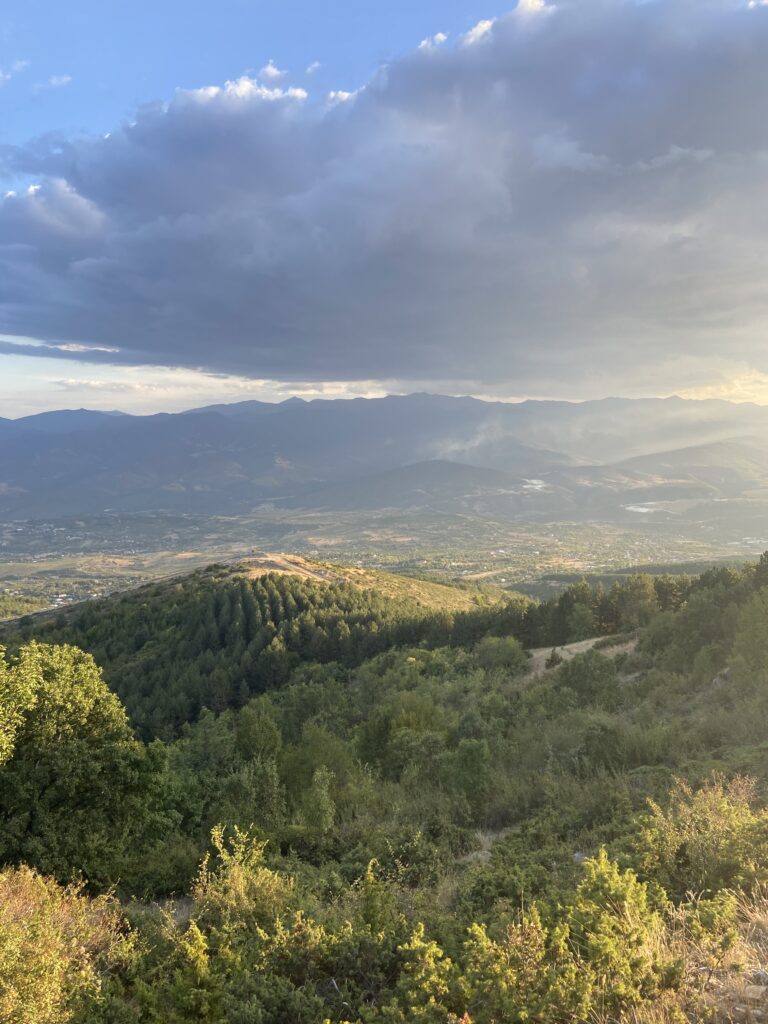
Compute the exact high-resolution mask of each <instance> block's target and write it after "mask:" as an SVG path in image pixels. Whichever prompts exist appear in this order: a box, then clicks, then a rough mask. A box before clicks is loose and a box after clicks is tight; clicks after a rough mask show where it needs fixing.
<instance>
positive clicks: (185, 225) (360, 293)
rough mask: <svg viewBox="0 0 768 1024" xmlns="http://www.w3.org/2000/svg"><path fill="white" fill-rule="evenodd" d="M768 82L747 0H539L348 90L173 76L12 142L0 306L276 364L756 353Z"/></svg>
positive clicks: (157, 353) (519, 383)
mask: <svg viewBox="0 0 768 1024" xmlns="http://www.w3.org/2000/svg"><path fill="white" fill-rule="evenodd" d="M438 27H439V26H438ZM766 95H768V7H766V6H765V5H764V4H752V5H750V4H748V3H742V2H735V0H732V2H731V0H696V2H693V0H655V2H645V3H635V2H629V0H563V2H561V3H558V4H556V5H554V4H553V5H549V6H544V5H543V4H539V3H537V2H536V0H527V2H525V3H522V4H521V5H520V6H519V7H518V9H517V10H516V11H513V12H512V13H510V14H509V15H507V16H505V17H503V18H500V19H498V20H497V21H495V22H494V23H493V24H484V25H481V26H479V27H478V29H477V30H475V31H474V32H473V33H471V34H469V35H468V36H466V37H464V38H463V39H460V40H457V41H456V42H455V43H454V44H453V45H450V44H447V45H438V42H432V43H430V44H429V45H424V46H422V47H421V48H419V49H418V50H415V51H414V52H413V53H412V54H410V55H408V56H406V57H405V58H403V59H402V60H400V61H398V62H396V63H393V64H391V65H389V66H387V67H385V68H382V69H381V70H380V71H379V72H378V73H377V74H376V76H375V77H374V79H373V80H372V81H371V82H370V83H368V84H367V86H366V87H365V88H364V89H362V90H361V91H360V92H358V93H357V94H356V95H354V96H352V97H349V96H343V95H337V96H334V97H333V98H332V99H328V100H327V101H321V100H318V99H315V98H312V97H306V96H305V95H304V94H303V93H302V92H301V91H300V90H291V89H289V88H288V86H287V85H286V84H285V83H284V82H283V81H282V80H281V82H280V87H279V88H278V87H274V88H270V87H265V86H264V85H263V84H261V83H259V82H258V81H256V80H252V79H247V78H245V79H240V80H238V81H236V82H233V83H228V84H227V86H225V87H222V88H208V89H200V90H197V91H183V92H178V93H177V94H176V96H175V97H174V98H173V99H172V100H171V101H170V102H169V103H167V104H159V103H158V104H154V105H149V106H146V107H144V108H142V109H141V110H140V111H139V112H138V113H137V115H136V118H135V121H134V122H133V123H131V124H129V125H125V126H123V127H121V128H119V129H117V130H115V131H113V132H112V133H111V134H110V135H109V136H108V137H105V138H95V139H94V138H63V137H51V138H45V139H40V140H36V141H35V142H33V143H30V144H29V145H28V146H26V147H23V148H17V149H10V148H6V149H5V150H4V151H3V154H2V164H3V166H4V168H5V171H6V173H7V174H8V175H9V176H11V175H14V176H16V177H25V178H26V179H30V178H32V179H34V180H35V181H36V182H37V183H38V184H37V185H36V186H35V187H34V188H32V189H31V190H29V191H20V192H19V194H10V195H8V196H7V197H6V198H5V200H3V201H2V202H1V203H0V331H2V332H4V333H5V334H18V335H26V336H32V337H36V338H41V339H44V340H46V341H48V342H53V343H56V342H60V341H62V340H63V341H73V342H77V343H81V344H85V345H98V346H102V347H106V348H119V350H120V352H119V355H115V354H114V353H110V354H105V355H104V356H103V357H102V358H104V360H105V361H107V360H113V359H120V360H123V361H124V362H126V363H131V362H135V363H156V364H162V365H179V366H195V367H206V368H209V369H211V370H215V371H220V372H228V373H240V374H245V375H252V376H258V377H270V378H281V379H292V378H293V379H302V380H312V379H317V380H323V379H325V380H342V379H381V378H398V379H400V380H407V379H409V378H411V379H414V378H420V379H422V380H424V379H429V378H433V379H435V378H443V379H447V378H451V379H453V380H462V379H471V380H473V381H477V380H486V381H489V382H493V383H494V384H496V385H498V384H499V382H502V381H510V382H514V383H515V386H516V388H517V390H518V391H519V390H520V389H526V388H527V389H528V390H535V389H536V388H537V387H540V386H541V383H542V382H545V381H547V380H549V381H551V380H553V379H560V380H563V379H565V380H568V379H572V380H577V379H583V378H585V377H588V376H589V375H590V374H592V373H595V372H598V371H601V370H604V368H605V367H606V366H607V365H609V364H610V365H611V366H612V367H613V368H614V370H616V371H617V372H619V373H623V374H625V375H627V377H628V378H629V377H631V375H632V374H633V373H636V372H639V371H640V368H644V370H643V372H646V374H647V367H648V366H649V364H657V365H658V366H659V373H660V374H663V373H664V372H665V369H664V368H665V367H671V360H675V361H677V363H678V364H679V362H680V360H685V359H688V360H691V359H692V358H694V357H695V358H697V359H698V360H700V361H701V365H702V366H704V365H706V363H707V360H708V359H712V360H714V359H720V360H722V357H723V356H724V354H726V355H727V356H728V357H729V358H732V359H734V360H741V361H743V362H744V363H746V364H748V365H750V366H752V367H755V368H757V369H761V370H768V346H766V344H765V338H766V334H765V331H766V328H767V327H768V285H766V275H765V272H764V270H765V266H766V263H767V261H768V202H766V194H767V193H768V189H767V187H766V185H767V183H768V118H766V117H765V112H764V100H765V97H766ZM55 351H56V350H54V354H55ZM46 354H51V353H50V352H48V353H46ZM669 372H670V373H671V370H670V371H669Z"/></svg>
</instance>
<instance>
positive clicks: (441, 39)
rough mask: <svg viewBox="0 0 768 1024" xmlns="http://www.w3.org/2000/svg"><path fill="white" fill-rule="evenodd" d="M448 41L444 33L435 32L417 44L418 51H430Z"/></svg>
mask: <svg viewBox="0 0 768 1024" xmlns="http://www.w3.org/2000/svg"><path fill="white" fill-rule="evenodd" d="M447 39H448V36H447V35H446V34H445V32H436V33H435V35H433V36H427V38H426V39H422V40H421V42H420V43H419V49H420V50H432V49H434V48H435V47H436V46H442V45H443V43H445V42H446V41H447Z"/></svg>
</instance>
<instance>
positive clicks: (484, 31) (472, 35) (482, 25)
mask: <svg viewBox="0 0 768 1024" xmlns="http://www.w3.org/2000/svg"><path fill="white" fill-rule="evenodd" d="M495 23H496V18H486V19H484V20H483V21H478V23H477V24H476V25H475V26H474V27H473V28H471V29H470V30H469V32H466V33H465V34H464V35H463V36H462V37H461V41H462V43H463V44H464V45H465V46H472V45H473V44H474V43H479V42H480V40H481V39H485V37H486V36H487V35H488V34H489V33H490V32H491V30H492V29H493V26H494V24H495Z"/></svg>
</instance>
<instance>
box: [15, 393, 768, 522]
mask: <svg viewBox="0 0 768 1024" xmlns="http://www.w3.org/2000/svg"><path fill="white" fill-rule="evenodd" d="M767 428H768V408H765V407H762V406H757V405H751V404H737V403H729V402H724V401H691V400H685V399H681V398H667V399H640V400H632V399H613V398H612V399H605V400H602V401H593V402H582V403H569V402H548V401H527V402H521V403H516V404H513V403H501V402H485V401H481V400H479V399H474V398H454V397H448V396H443V395H429V394H414V395H407V396H388V397H386V398H375V399H364V398H360V399H353V400H313V401H303V400H300V399H290V400H288V401H286V402H282V403H279V404H272V403H265V402H255V401H249V402H240V403H235V404H231V405H213V406H207V407H205V408H201V409H194V410H191V411H189V412H183V413H175V414H167V413H164V414H157V415H151V416H133V415H127V414H123V413H119V412H95V411H90V410H85V409H79V410H61V411H54V412H46V413H42V414H40V415H36V416H28V417H23V418H21V419H0V519H5V520H8V519H21V518H50V517H55V516H58V515H71V514H93V513H97V512H101V511H103V510H105V509H110V510H120V511H126V512H131V511H140V510H146V509H166V510H169V511H182V510H183V511H190V512H201V513H216V514H238V513H242V512H246V511H250V510H252V509H254V508H257V507H260V506H264V505H269V504H271V505H274V506H276V507H285V508H294V509H295V508H307V509H339V510H341V509H349V510H356V509H359V510H364V509H372V508H394V509H403V510H412V509H420V508H427V509H429V510H431V511H433V512H471V513H475V514H480V515H488V516H494V517H500V518H510V519H515V518H531V517H533V518H535V517H548V518H552V519H557V518H561V519H562V518H568V519H574V518H575V519H579V518H591V519H596V520H600V519H605V520H610V521H616V520H619V521H624V520H626V519H627V518H629V519H630V520H631V519H633V518H634V519H638V518H640V519H643V518H645V519H646V521H647V519H648V517H650V516H656V517H657V518H658V517H660V518H662V519H663V518H664V517H675V516H680V515H681V514H688V513H690V512H691V510H692V509H695V510H696V514H697V515H702V514H703V515H706V514H707V512H706V509H707V508H710V507H711V505H712V503H713V502H719V503H722V502H731V503H736V504H737V505H740V504H742V505H743V504H744V503H746V504H748V505H750V503H751V506H750V507H752V506H754V503H755V502H757V503H758V504H759V505H762V502H763V500H764V499H766V498H768V444H766V441H765V438H766V437H768V434H767V433H766V430H767ZM702 510H705V511H702Z"/></svg>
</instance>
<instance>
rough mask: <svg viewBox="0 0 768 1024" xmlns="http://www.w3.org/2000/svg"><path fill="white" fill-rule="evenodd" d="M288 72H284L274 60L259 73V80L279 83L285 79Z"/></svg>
mask: <svg viewBox="0 0 768 1024" xmlns="http://www.w3.org/2000/svg"><path fill="white" fill-rule="evenodd" d="M287 74H288V72H287V71H282V70H281V69H280V68H279V67H278V66H277V65H276V64H275V62H274V61H273V60H269V61H268V62H267V63H266V64H265V65H264V67H263V68H262V69H261V71H260V72H259V78H261V79H262V80H263V81H265V82H277V81H278V80H279V79H281V78H285V76H286V75H287Z"/></svg>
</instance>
